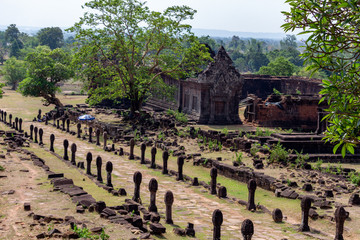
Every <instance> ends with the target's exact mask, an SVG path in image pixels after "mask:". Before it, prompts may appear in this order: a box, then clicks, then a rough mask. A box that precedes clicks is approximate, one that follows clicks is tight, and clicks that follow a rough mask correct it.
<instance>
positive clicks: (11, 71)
mask: <svg viewBox="0 0 360 240" xmlns="http://www.w3.org/2000/svg"><path fill="white" fill-rule="evenodd" d="M0 73H1V74H2V75H4V78H5V80H6V84H7V85H10V86H11V89H12V90H15V89H16V87H17V85H18V84H19V82H21V81H22V80H24V79H25V77H26V68H25V64H24V62H23V61H21V60H17V59H16V58H15V57H11V58H9V59H8V60H7V61H6V62H5V64H4V67H3V68H2V71H1V72H0Z"/></svg>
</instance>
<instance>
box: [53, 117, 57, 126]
mask: <svg viewBox="0 0 360 240" xmlns="http://www.w3.org/2000/svg"><path fill="white" fill-rule="evenodd" d="M53 121H54V123H53V126H54V127H56V116H55V115H53Z"/></svg>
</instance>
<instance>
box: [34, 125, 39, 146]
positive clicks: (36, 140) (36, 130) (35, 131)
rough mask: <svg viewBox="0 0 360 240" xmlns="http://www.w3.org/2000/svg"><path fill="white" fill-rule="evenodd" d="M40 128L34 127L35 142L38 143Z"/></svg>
mask: <svg viewBox="0 0 360 240" xmlns="http://www.w3.org/2000/svg"><path fill="white" fill-rule="evenodd" d="M37 136H38V128H37V127H34V139H35V140H34V143H38V137H37Z"/></svg>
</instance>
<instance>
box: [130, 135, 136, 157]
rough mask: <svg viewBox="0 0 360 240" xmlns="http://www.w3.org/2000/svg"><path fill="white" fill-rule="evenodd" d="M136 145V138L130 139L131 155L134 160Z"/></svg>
mask: <svg viewBox="0 0 360 240" xmlns="http://www.w3.org/2000/svg"><path fill="white" fill-rule="evenodd" d="M134 147H135V140H134V139H133V138H132V139H131V140H130V155H129V159H130V160H133V159H134V158H135V157H134Z"/></svg>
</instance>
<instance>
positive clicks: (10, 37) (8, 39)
mask: <svg viewBox="0 0 360 240" xmlns="http://www.w3.org/2000/svg"><path fill="white" fill-rule="evenodd" d="M5 43H7V44H8V45H10V57H17V56H19V54H20V50H21V49H22V48H24V43H23V42H22V41H21V40H20V31H19V29H18V28H17V27H16V24H10V25H9V26H8V27H7V29H6V31H5Z"/></svg>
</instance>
